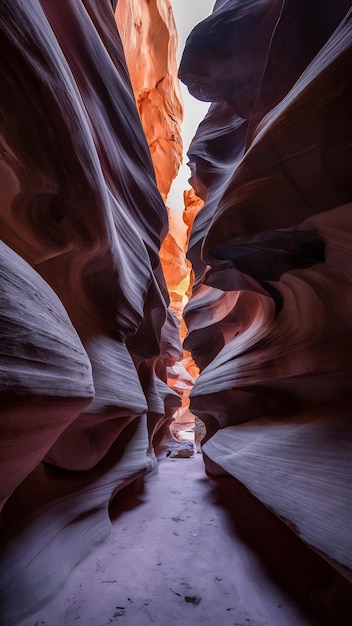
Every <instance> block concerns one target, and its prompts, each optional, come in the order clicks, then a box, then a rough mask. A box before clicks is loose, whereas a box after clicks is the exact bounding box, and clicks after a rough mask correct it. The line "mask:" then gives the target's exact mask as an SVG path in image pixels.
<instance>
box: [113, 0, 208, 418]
mask: <svg viewBox="0 0 352 626" xmlns="http://www.w3.org/2000/svg"><path fill="white" fill-rule="evenodd" d="M115 15H116V22H117V26H118V29H119V32H120V36H121V39H122V44H123V47H124V51H125V56H126V62H127V67H128V70H129V75H130V78H131V83H132V87H133V91H134V95H135V99H136V104H137V109H138V112H139V115H140V119H141V122H142V127H143V130H144V132H145V135H146V138H147V142H148V145H149V149H150V154H151V158H152V162H153V165H154V169H155V174H156V182H157V186H158V189H159V191H160V193H161V195H162V197H163V199H164V201H165V202H167V195H168V193H169V190H170V187H171V183H172V181H173V180H174V178H175V177H176V176H177V173H178V170H179V167H180V165H181V163H182V147H183V146H182V137H181V124H182V119H183V108H182V97H181V92H180V86H179V79H178V76H177V73H178V68H177V65H176V49H177V43H178V38H177V32H176V26H175V21H174V17H173V13H172V6H171V2H170V0H152V1H150V2H146V0H133V1H132V2H131V0H119V2H118V4H117V7H116V12H115ZM180 209H182V207H180ZM167 210H168V216H169V228H168V232H167V235H166V237H165V239H164V240H163V242H162V245H161V249H160V261H161V265H162V268H163V272H164V275H165V280H166V285H167V288H168V292H169V296H170V310H171V311H172V312H173V313H174V314H175V316H176V318H177V319H178V321H179V323H180V338H181V340H182V339H183V338H184V336H185V334H186V328H185V323H184V320H183V318H182V312H183V308H184V305H185V303H186V302H187V300H188V297H189V295H190V290H191V278H192V275H191V264H190V262H189V261H188V260H187V259H186V254H185V252H186V246H187V227H186V224H185V222H184V221H183V219H182V212H181V211H178V212H177V213H176V212H174V213H173V212H172V211H170V209H167ZM185 366H186V367H188V369H190V370H191V371H190V372H188V371H187V369H186V367H185ZM194 368H195V366H194V363H193V361H192V360H191V358H190V357H189V355H188V354H183V355H182V358H181V359H180V360H178V361H177V362H176V363H175V364H174V365H173V366H172V367H170V368H169V370H168V383H169V385H170V386H171V387H172V388H174V389H177V392H178V393H179V395H180V396H181V397H182V405H181V406H180V407H179V409H178V411H177V412H176V414H175V417H176V418H177V419H178V420H179V419H180V417H181V416H182V415H183V414H185V413H186V414H188V405H189V399H188V396H189V392H190V390H191V386H192V385H193V382H194V378H193V374H194V373H195V372H194V371H193V370H194ZM195 369H196V371H197V368H195ZM193 419H194V418H193Z"/></svg>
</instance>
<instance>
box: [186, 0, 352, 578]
mask: <svg viewBox="0 0 352 626" xmlns="http://www.w3.org/2000/svg"><path fill="white" fill-rule="evenodd" d="M351 45H352V22H351V7H350V2H347V1H344V0H340V1H339V2H336V3H331V2H329V1H328V0H326V1H323V2H321V1H320V2H310V3H306V2H303V1H302V2H301V1H300V0H285V1H284V2H282V1H281V0H268V1H265V2H258V1H256V0H254V1H253V0H252V1H250V0H249V1H246V2H238V1H236V0H228V1H225V0H222V1H220V0H219V1H218V2H216V4H215V7H214V11H213V14H212V15H211V16H209V17H208V18H207V19H206V20H205V21H203V22H202V23H200V24H199V25H198V26H196V27H195V28H194V30H193V31H192V33H191V35H190V36H189V38H188V41H187V43H186V47H185V51H184V54H183V58H182V61H181V67H180V77H181V80H183V82H185V83H186V85H187V86H188V88H189V90H190V92H191V93H192V94H193V95H194V96H195V97H197V98H199V99H200V100H206V101H210V102H212V104H211V105H210V109H209V112H208V114H207V115H206V117H205V119H204V121H202V123H201V124H200V126H199V129H198V131H197V134H196V137H195V139H194V141H193V143H192V145H191V148H190V150H189V153H188V154H189V158H190V161H191V170H192V184H193V187H194V188H195V190H196V192H197V193H198V194H199V195H200V196H201V197H203V199H204V200H205V201H206V202H205V206H204V209H203V210H202V211H201V212H200V213H199V214H198V216H197V217H196V219H195V223H194V227H193V230H192V234H191V239H190V246H189V251H188V258H189V259H190V260H191V261H192V264H193V269H194V272H195V286H194V289H193V295H192V298H191V300H190V302H189V304H188V305H187V307H186V310H185V320H186V322H187V325H188V328H189V333H188V336H187V337H186V341H185V347H186V348H187V349H188V350H190V351H191V352H192V355H193V357H194V359H195V361H196V363H197V365H198V366H199V368H200V370H201V374H200V376H199V378H198V379H197V381H196V384H195V386H194V389H193V391H192V394H191V409H192V411H193V413H195V414H196V415H198V416H199V417H200V418H201V419H202V420H203V421H204V422H205V424H206V427H207V431H208V432H207V441H206V442H205V443H204V446H203V452H204V456H205V463H206V468H207V471H208V473H209V475H211V476H213V477H219V476H221V475H223V476H229V475H231V476H232V477H233V478H234V479H236V480H237V481H239V482H240V483H242V485H244V486H245V487H246V488H247V489H248V490H249V491H250V492H251V493H252V494H254V496H256V498H257V499H259V500H260V501H261V502H263V503H264V504H265V505H266V507H268V508H269V509H270V510H271V511H273V512H274V513H275V514H276V516H278V517H279V518H280V519H281V520H284V521H285V522H286V523H287V525H288V526H289V527H290V528H291V529H293V530H294V531H295V533H297V534H298V535H299V537H300V538H301V539H302V541H303V542H304V543H305V544H307V545H309V546H310V547H312V548H313V550H314V551H316V552H317V553H319V554H320V555H321V556H323V557H324V559H326V560H327V561H328V562H329V563H330V564H332V565H333V567H334V568H336V570H338V571H339V572H342V573H343V575H344V576H345V577H346V578H348V579H350V580H351V568H352V535H351V519H352V498H351V487H352V464H351V459H352V455H351V453H352V437H351V435H352V425H351V405H352V387H351V373H352V333H351V331H352V316H351V307H352V289H351V287H352V264H351V260H352V256H351V252H352V217H351V216H352V212H351V210H352V204H351V201H352V175H351V174H352V172H351V164H352V153H351V146H352V141H351V139H352V130H351V120H350V115H351V113H350V112H351V110H352V108H351V107H352V90H351V78H352V76H351V67H352V50H351ZM235 484H237V483H235V481H233V485H235ZM233 489H234V492H235V487H234V488H233ZM234 506H237V507H238V506H240V504H239V503H237V504H236V502H235V503H234ZM259 532H262V531H259ZM264 541H265V538H264ZM274 545H275V541H274ZM273 549H274V551H275V547H274V548H273ZM288 567H289V566H288V564H287V565H286V569H288ZM300 575H302V576H303V573H301V574H300ZM327 587H328V584H327Z"/></svg>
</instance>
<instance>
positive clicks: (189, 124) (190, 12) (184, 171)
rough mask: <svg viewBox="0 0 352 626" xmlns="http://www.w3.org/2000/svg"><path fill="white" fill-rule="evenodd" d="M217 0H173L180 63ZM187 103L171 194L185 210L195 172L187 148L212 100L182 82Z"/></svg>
mask: <svg viewBox="0 0 352 626" xmlns="http://www.w3.org/2000/svg"><path fill="white" fill-rule="evenodd" d="M214 4H215V0H192V1H191V2H190V1H189V0H172V9H173V13H174V18H175V22H176V27H177V32H178V50H177V54H176V58H177V64H178V65H179V64H180V60H181V56H182V52H183V49H184V47H185V43H186V39H187V37H188V35H189V34H190V32H191V30H192V28H194V26H195V25H196V24H198V23H199V22H200V21H202V20H204V19H205V18H206V17H207V16H208V15H210V13H211V12H212V9H213V6H214ZM180 85H181V93H182V98H183V106H184V120H183V124H182V140H183V164H182V165H181V167H180V169H179V173H178V176H177V177H176V179H175V180H174V182H173V184H172V186H171V189H170V192H169V195H168V197H167V205H168V207H170V209H172V210H173V211H180V212H182V211H183V192H184V190H185V189H189V188H190V184H189V183H188V179H189V177H190V175H191V172H190V170H189V167H188V165H187V162H188V157H187V151H188V148H189V145H190V143H191V141H192V139H193V137H194V134H195V132H196V130H197V127H198V125H199V123H200V122H201V120H202V119H203V117H204V116H205V114H206V112H207V110H208V108H209V103H208V102H200V101H199V100H196V99H195V98H194V97H193V96H191V95H190V93H189V92H188V89H187V87H186V86H185V85H184V84H183V83H180Z"/></svg>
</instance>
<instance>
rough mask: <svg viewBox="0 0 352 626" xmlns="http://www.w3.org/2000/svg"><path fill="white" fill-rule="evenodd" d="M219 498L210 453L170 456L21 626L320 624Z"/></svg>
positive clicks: (301, 625)
mask: <svg viewBox="0 0 352 626" xmlns="http://www.w3.org/2000/svg"><path fill="white" fill-rule="evenodd" d="M216 502H217V498H216V495H215V491H214V490H213V483H212V482H211V481H209V480H208V478H207V477H206V475H205V473H204V464H203V458H202V455H201V454H196V455H195V456H194V457H193V458H189V459H170V458H164V459H162V460H161V462H160V464H159V469H158V471H155V472H154V473H152V474H151V475H149V476H147V478H146V482H145V487H144V490H143V493H142V494H140V495H138V496H137V495H136V496H135V497H134V498H132V497H130V498H129V506H126V508H127V510H126V511H125V512H123V513H120V515H118V516H117V517H116V519H115V520H114V521H113V523H112V533H111V536H110V537H109V538H108V540H107V541H105V543H104V544H102V545H101V546H100V547H98V548H95V549H94V551H93V552H92V554H91V555H90V556H89V557H88V558H87V559H86V560H85V561H84V562H83V563H82V564H81V565H80V566H78V567H77V569H76V570H75V571H74V572H73V574H72V575H71V577H70V578H69V580H68V581H67V583H66V585H65V586H64V588H63V589H62V590H61V592H60V593H59V594H58V595H57V596H56V597H55V599H54V600H53V601H52V602H51V603H49V604H47V605H46V606H45V608H44V609H43V610H41V611H39V612H37V613H36V614H34V615H32V616H31V617H30V618H28V619H26V620H25V621H22V622H21V623H20V624H19V626H44V625H45V626H54V625H55V626H56V625H60V626H72V625H73V624H81V625H82V626H109V625H110V624H114V625H116V626H118V625H119V624H120V625H121V626H146V625H147V624H156V625H158V626H166V625H167V624H179V625H182V626H192V625H198V624H209V625H210V626H216V625H218V624H219V626H220V625H221V626H313V624H315V622H314V621H311V620H310V619H309V617H307V616H306V615H305V613H304V611H302V610H301V609H300V607H299V606H298V605H297V604H296V602H295V601H294V600H292V598H290V596H288V595H287V594H286V593H285V591H283V589H281V588H280V586H278V585H277V584H276V583H275V582H273V581H272V580H271V578H270V576H269V574H268V572H267V571H266V569H265V567H264V566H263V564H261V562H260V560H259V559H258V557H257V556H256V554H255V553H254V552H253V551H252V550H251V549H250V548H249V547H247V546H246V545H245V544H244V543H243V542H242V541H241V540H240V539H239V537H238V536H237V535H236V533H235V532H234V530H233V528H232V526H231V523H230V520H229V518H228V516H227V514H226V512H225V511H224V510H223V509H222V507H221V506H219V505H218V504H217V503H216ZM128 509H129V510H128Z"/></svg>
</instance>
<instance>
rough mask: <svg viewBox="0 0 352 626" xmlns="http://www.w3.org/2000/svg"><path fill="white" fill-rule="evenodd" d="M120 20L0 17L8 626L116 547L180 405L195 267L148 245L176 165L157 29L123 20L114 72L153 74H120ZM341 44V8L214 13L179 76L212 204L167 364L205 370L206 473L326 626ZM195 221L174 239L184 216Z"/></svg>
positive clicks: (340, 246) (347, 98)
mask: <svg viewBox="0 0 352 626" xmlns="http://www.w3.org/2000/svg"><path fill="white" fill-rule="evenodd" d="M308 5H309V6H308ZM115 9H116V2H111V1H110V0H102V1H100V2H97V1H96V0H61V2H59V3H58V2H52V1H51V0H26V2H22V0H2V2H1V3H0V28H1V37H0V47H1V52H2V64H1V65H0V79H1V85H2V95H1V158H0V180H1V190H2V196H1V211H0V233H1V242H0V300H1V307H0V316H1V319H0V339H1V341H0V345H1V348H0V350H1V363H0V396H1V397H0V416H1V422H0V425H1V451H0V452H1V453H0V474H1V476H2V477H5V480H1V484H0V500H1V505H2V512H1V529H0V533H1V543H2V546H1V547H2V554H1V572H0V622H1V623H2V624H6V626H7V625H10V624H16V623H18V622H19V621H20V620H21V619H22V618H23V617H24V616H25V615H29V614H31V613H34V612H35V611H37V609H38V607H39V606H41V605H43V604H45V602H47V601H48V600H49V598H51V597H53V596H55V594H56V593H57V591H58V589H59V588H60V586H62V584H63V583H64V582H65V580H66V579H67V577H68V576H69V575H70V573H71V572H72V570H73V569H74V568H75V566H76V565H77V564H78V563H79V562H81V561H82V559H84V557H86V556H87V554H88V553H89V552H91V551H93V550H94V547H95V546H96V545H97V544H98V543H100V542H101V541H103V540H104V539H105V538H106V537H107V536H108V534H109V532H110V528H111V523H110V517H109V511H110V513H111V510H112V508H113V507H115V506H118V503H119V500H120V492H121V490H122V488H125V487H126V486H128V485H129V484H130V483H133V482H136V481H137V482H138V480H142V477H143V476H144V474H145V473H146V472H148V470H152V469H153V468H155V467H156V463H157V461H156V456H155V450H156V451H157V450H158V446H159V445H160V442H161V441H162V440H163V438H164V437H165V436H166V434H167V433H168V427H169V424H170V421H171V420H172V416H173V415H174V414H175V412H176V411H177V409H178V408H179V407H180V406H181V398H180V393H178V392H180V390H181V389H182V387H183V386H185V385H186V386H187V384H188V383H187V375H186V373H185V372H184V370H182V371H181V376H179V378H178V382H177V383H176V384H175V377H176V376H178V374H179V371H178V367H179V366H178V365H176V364H177V362H178V361H179V360H180V359H182V358H183V352H182V347H181V345H180V340H179V321H178V319H177V316H178V317H179V316H180V310H181V304H182V298H183V296H182V295H181V292H180V291H179V289H178V285H179V284H180V283H179V279H180V281H181V283H182V282H183V283H184V282H185V281H187V280H189V276H190V266H189V264H188V265H187V263H185V264H184V257H183V255H184V251H182V249H181V248H180V246H179V244H178V243H177V242H176V239H175V237H174V235H173V234H172V233H171V235H169V237H168V239H165V238H166V234H167V230H168V212H167V209H166V207H165V204H164V201H163V198H164V199H165V197H166V194H167V191H168V189H169V186H170V183H171V179H172V177H173V176H174V175H175V173H176V171H177V168H178V165H179V162H180V155H181V141H180V136H179V123H180V119H181V115H182V111H181V105H180V100H179V96H178V86H177V82H176V79H175V75H174V72H175V66H174V61H173V56H172V54H173V52H172V51H173V50H174V46H175V45H176V44H175V40H176V33H175V29H174V24H173V19H172V13H171V6H170V2H168V1H167V0H165V1H164V2H162V1H161V0H150V1H149V2H142V1H141V2H137V1H133V2H132V0H131V2H127V1H125V0H121V2H119V8H118V11H117V14H116V19H117V22H118V23H119V24H120V30H121V36H122V37H123V38H124V39H125V46H126V41H127V42H128V43H129V44H130V55H131V57H130V58H132V59H133V54H135V51H136V48H137V49H138V46H139V48H140V47H141V45H142V42H143V45H145V46H146V51H147V53H146V54H144V62H143V63H147V60H148V63H147V64H146V65H143V63H142V65H141V66H140V67H138V65H137V63H136V64H135V69H136V70H137V71H136V72H133V65H131V64H130V74H129V72H128V70H127V66H126V62H125V55H124V52H123V49H122V43H121V39H120V36H119V33H118V30H117V28H116V22H115V14H114V11H115ZM119 12H120V14H119ZM123 27H128V29H129V30H127V37H126V33H125V34H124V33H123ZM351 30H352V20H351V9H350V2H347V1H346V0H339V1H338V2H334V3H332V2H330V0H319V2H317V1H315V0H314V1H312V2H310V3H307V2H305V1H304V0H265V1H263V0H261V1H258V0H243V1H241V2H239V1H237V0H218V2H216V3H215V7H214V12H213V14H212V16H210V17H209V18H208V19H207V20H205V21H204V22H202V23H201V24H199V25H198V26H197V27H196V28H195V29H194V31H193V32H192V34H191V36H190V37H189V39H188V42H187V45H186V48H185V52H184V55H183V60H182V64H181V68H180V75H181V78H182V79H183V80H184V81H185V82H186V83H187V84H188V86H189V89H190V91H191V92H192V93H193V94H194V95H195V96H196V97H198V98H200V99H204V100H207V101H210V102H212V104H211V105H210V109H209V112H208V114H207V116H206V118H205V119H204V121H203V122H202V123H201V125H200V127H199V130H198V132H197V135H196V137H195V139H194V141H193V142H192V146H191V148H190V151H189V157H190V161H191V165H190V167H191V171H192V184H193V187H194V189H195V191H196V193H197V195H198V196H200V197H201V198H202V199H203V200H205V205H204V208H203V209H202V210H201V211H200V212H199V213H198V216H197V217H196V219H195V222H194V226H193V228H192V233H191V239H190V245H189V252H188V258H189V261H190V262H191V263H192V265H193V270H194V277H195V278H194V280H195V282H194V286H193V291H192V298H191V300H190V302H189V304H188V305H187V308H186V312H185V320H186V323H187V326H188V334H187V337H186V340H185V343H184V348H185V349H186V350H189V351H190V352H191V353H192V356H193V358H194V360H195V362H196V364H197V366H198V367H199V369H200V370H201V375H200V376H199V378H198V379H197V383H196V385H195V387H194V390H193V392H192V411H193V413H195V414H196V415H197V416H198V417H199V418H200V419H201V420H203V421H204V422H205V424H206V427H207V435H206V442H205V443H204V446H203V451H204V458H205V463H206V469H207V472H208V474H209V475H210V476H211V477H213V478H214V479H215V480H216V481H217V482H218V484H219V489H220V493H221V494H222V497H223V498H224V502H225V503H226V505H227V506H228V508H230V509H231V510H232V514H234V511H233V509H236V510H237V514H238V511H239V510H240V512H241V515H243V519H242V527H243V528H244V529H245V531H246V532H247V533H248V529H251V530H250V533H249V534H250V535H251V537H250V540H251V541H252V540H253V541H254V542H257V543H258V544H260V549H261V550H262V549H263V551H264V552H265V555H266V558H269V560H270V561H272V562H273V563H274V567H276V568H277V571H278V572H279V573H280V575H281V574H282V572H284V574H285V578H287V582H288V583H290V584H291V585H293V587H294V589H295V591H296V592H297V593H298V594H299V596H300V598H301V599H303V600H305V601H306V602H308V604H309V605H312V604H316V605H317V606H319V607H320V610H321V611H320V622H322V621H324V620H325V618H326V619H327V622H328V623H330V624H331V625H332V626H335V623H336V616H337V617H338V620H337V621H338V623H339V624H345V623H346V624H347V623H349V621H350V618H351V616H352V611H351V608H350V605H348V597H349V594H350V583H347V582H346V581H347V580H351V568H352V546H351V533H350V522H351V519H352V504H351V484H352V471H351V469H352V468H351V458H352V457H351V441H352V437H351V434H352V432H351V430H352V429H351V421H350V406H351V400H352V398H351V394H352V391H351V385H350V378H351V373H352V372H351V370H352V356H351V354H352V350H351V348H352V333H351V330H352V329H351V324H352V322H351V309H352V299H351V293H352V291H351V242H352V221H351V217H350V216H351V208H352V193H351V191H352V190H351V180H352V177H351V145H352V137H351V132H352V131H351V124H350V111H351V105H352V102H351V100H352V89H351V72H350V68H351V63H352V59H351V41H352V32H351ZM129 34H130V35H131V36H130V38H129V37H128V35H129ZM132 35H133V36H132ZM139 37H140V39H139ZM139 42H140V45H139ZM156 43H158V45H156ZM159 44H160V45H159ZM159 55H160V56H159ZM165 55H167V57H166V56H165ZM141 58H143V56H142V57H141ZM149 61H150V63H149ZM143 68H145V71H144V70H143ZM142 78H143V80H142ZM131 82H132V83H133V86H134V93H133V89H132V84H131ZM136 103H137V106H136ZM150 115H152V117H151V118H150V117H149V116H150ZM155 115H156V117H155ZM141 120H142V122H143V124H144V127H145V128H147V127H148V125H149V127H150V134H149V135H148V132H146V135H147V141H146V138H145V134H144V132H143V128H142V124H141ZM151 120H153V121H151ZM148 144H149V146H148ZM151 156H152V158H153V161H154V165H155V171H156V175H155V171H154V168H153V164H152V159H151ZM158 187H159V190H158ZM186 206H187V210H186V211H185V218H186V223H187V226H188V227H189V228H190V226H191V223H192V216H194V215H195V213H196V212H197V209H198V208H199V205H198V202H197V200H195V198H194V196H193V194H192V193H191V194H188V196H187V198H186ZM185 239H187V237H185ZM164 240H165V241H168V243H167V244H165V248H164V259H163V262H164V268H165V274H167V271H168V270H167V258H169V257H168V254H169V253H172V254H175V251H176V253H177V261H176V264H175V265H176V266H177V271H178V279H177V280H174V282H172V280H171V282H170V276H169V279H168V284H169V286H170V285H171V289H170V291H171V294H172V298H173V299H172V302H171V306H169V302H170V298H169V293H168V289H167V286H166V281H165V277H164V272H163V269H162V266H161V262H160V256H163V255H161V254H160V248H161V245H162V242H163V241H164ZM165 259H166V260H165ZM172 278H173V277H172V276H171V279H172ZM187 289H188V291H190V288H189V285H188V287H186V291H187ZM183 293H184V292H183ZM182 376H183V378H182ZM168 379H169V382H170V380H171V379H173V380H174V382H173V383H172V384H171V386H168V385H167V381H168ZM172 386H174V387H175V389H172V388H171V387H172ZM175 390H176V391H175ZM197 462H198V461H197ZM121 499H122V498H121ZM263 505H265V506H263ZM282 522H284V523H282ZM236 523H237V522H236ZM292 531H293V532H292ZM297 535H298V536H299V537H300V539H297ZM158 540H160V541H162V538H161V537H160V538H158ZM317 554H318V555H319V556H317ZM202 556H203V555H202ZM175 558H177V555H175ZM292 558H293V560H292ZM209 566H210V567H212V566H213V564H209ZM288 569H289V572H287V570H288ZM308 574H309V575H308ZM229 575H231V574H229ZM191 608H192V609H193V607H191ZM335 609H336V613H334V611H335ZM75 619H76V618H75ZM351 619H352V618H351ZM68 623H69V622H68ZM194 623H197V622H194ZM51 626H56V625H54V624H52V625H51ZM92 626H93V625H92ZM94 626H98V624H94ZM141 626H143V624H141ZM256 626H262V623H259V622H258V623H257V624H256ZM270 626H272V624H270ZM295 626H296V624H295Z"/></svg>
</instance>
